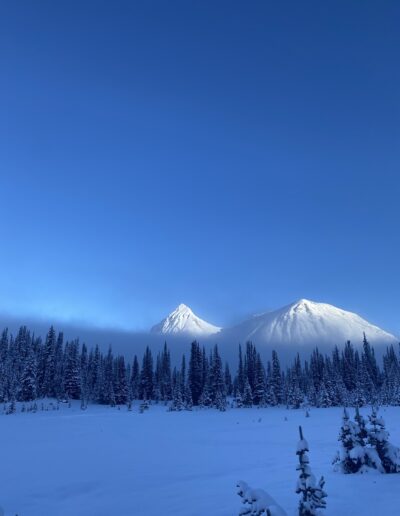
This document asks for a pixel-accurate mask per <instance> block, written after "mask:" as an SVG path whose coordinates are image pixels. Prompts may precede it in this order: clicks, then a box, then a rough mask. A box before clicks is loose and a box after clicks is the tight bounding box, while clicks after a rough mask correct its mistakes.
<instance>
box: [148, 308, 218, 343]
mask: <svg viewBox="0 0 400 516" xmlns="http://www.w3.org/2000/svg"><path fill="white" fill-rule="evenodd" d="M220 330H221V328H218V326H214V325H213V324H210V323H208V322H207V321H203V319H200V317H197V315H195V314H194V313H193V312H192V310H191V309H190V308H189V307H188V306H186V305H184V304H180V305H179V306H178V307H177V308H175V310H174V311H173V312H171V313H170V314H169V315H168V317H166V318H165V319H163V320H162V321H161V322H160V323H159V324H156V325H155V326H153V327H152V329H151V332H152V333H159V334H161V335H168V334H173V335H179V334H182V335H192V336H199V337H200V336H203V337H208V336H210V335H213V334H215V333H218V332H219V331H220Z"/></svg>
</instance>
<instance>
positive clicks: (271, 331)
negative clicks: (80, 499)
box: [151, 298, 398, 346]
mask: <svg viewBox="0 0 400 516" xmlns="http://www.w3.org/2000/svg"><path fill="white" fill-rule="evenodd" d="M151 333H158V334H162V335H168V334H170V335H171V334H173V335H175V336H177V335H185V334H186V335H187V334H189V335H192V336H194V337H215V336H217V335H218V340H221V339H231V340H235V341H239V342H246V341H248V340H252V341H254V342H255V343H259V344H263V343H266V344H274V345H298V346H302V345H305V344H315V345H318V344H341V343H344V342H346V341H347V340H350V341H352V342H354V341H360V342H361V341H362V337H363V333H365V334H366V336H367V338H368V340H370V341H371V343H373V344H374V343H375V344H387V345H390V344H394V343H396V342H398V339H397V338H396V337H395V336H394V335H392V334H391V333H389V332H387V331H385V330H383V329H382V328H380V327H378V326H376V325H374V324H372V323H370V322H368V321H367V320H366V319H363V318H362V317H360V316H359V315H358V314H356V313H355V312H350V311H347V310H344V309H342V308H338V307H336V306H334V305H330V304H328V303H318V302H316V301H311V300H308V299H305V298H302V299H299V300H298V301H296V302H294V303H290V304H289V305H285V306H283V307H281V308H279V309H277V310H273V311H270V312H264V313H261V314H260V313H259V314H257V315H254V316H253V317H251V318H249V319H246V320H244V321H242V322H241V323H239V324H236V325H234V326H232V327H228V328H220V327H219V326H215V325H213V324H211V323H209V322H207V321H205V320H203V319H200V317H198V316H197V315H195V314H194V313H193V311H192V310H191V309H190V308H189V307H188V306H186V305H184V304H180V305H179V306H178V307H177V308H176V309H175V310H174V311H173V312H171V313H170V314H169V315H168V316H167V317H166V318H165V319H163V320H162V321H161V322H160V323H159V324H156V325H155V326H153V327H152V329H151Z"/></svg>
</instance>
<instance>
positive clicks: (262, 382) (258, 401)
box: [253, 353, 266, 407]
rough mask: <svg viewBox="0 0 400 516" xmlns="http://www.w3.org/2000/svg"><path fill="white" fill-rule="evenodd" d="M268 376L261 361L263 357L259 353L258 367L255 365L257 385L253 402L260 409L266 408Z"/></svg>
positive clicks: (257, 358)
mask: <svg viewBox="0 0 400 516" xmlns="http://www.w3.org/2000/svg"><path fill="white" fill-rule="evenodd" d="M265 388H266V376H265V369H264V366H263V364H262V361H261V357H260V355H259V353H257V357H256V365H255V385H254V393H253V402H254V404H255V405H258V406H259V407H264V406H266V392H265Z"/></svg>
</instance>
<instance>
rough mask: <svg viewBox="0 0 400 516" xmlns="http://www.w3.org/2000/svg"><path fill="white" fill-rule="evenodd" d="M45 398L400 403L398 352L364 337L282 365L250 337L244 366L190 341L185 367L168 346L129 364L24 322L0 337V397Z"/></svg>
mask: <svg viewBox="0 0 400 516" xmlns="http://www.w3.org/2000/svg"><path fill="white" fill-rule="evenodd" d="M40 398H56V399H58V400H68V399H80V400H82V404H83V405H86V404H87V403H89V402H91V403H101V404H109V405H120V404H129V403H131V402H132V401H133V400H145V401H148V402H149V401H151V400H153V401H158V402H165V403H167V404H168V405H169V407H170V409H171V410H181V409H184V408H186V409H190V408H191V407H192V406H201V407H215V408H218V409H220V410H224V409H225V408H226V406H227V403H228V402H227V400H229V403H230V404H232V405H235V406H237V407H250V406H253V405H256V406H275V405H286V406H288V407H293V408H299V407H301V406H308V405H310V406H317V407H329V406H349V405H353V406H358V407H360V406H363V405H365V404H388V405H400V357H399V353H398V350H396V349H395V348H394V347H393V346H391V347H388V348H387V349H386V351H385V353H384V356H383V360H382V362H381V364H378V361H377V359H376V357H375V352H374V348H373V346H371V345H370V343H369V342H368V340H367V338H366V336H365V335H364V340H363V345H362V348H360V349H358V348H355V347H354V346H353V344H352V343H351V342H347V343H346V344H345V345H344V347H343V348H342V349H339V348H338V347H335V348H334V349H333V350H332V352H331V353H330V354H322V353H321V352H320V351H319V350H318V349H317V348H316V349H314V350H313V351H312V352H311V354H310V356H309V357H308V358H307V359H305V360H302V359H301V358H300V356H299V355H298V354H297V355H296V356H295V357H294V360H293V362H292V364H291V365H289V366H288V367H285V368H283V367H281V364H280V360H279V356H278V353H277V351H272V355H271V359H270V360H268V361H263V360H262V358H261V355H260V353H259V352H258V351H257V349H256V347H255V346H254V345H253V344H252V343H251V342H248V343H247V344H246V345H245V346H244V347H243V348H242V347H241V346H239V349H238V367H237V370H235V371H233V372H232V371H231V370H230V366H229V364H228V363H227V362H225V364H224V363H223V360H222V357H221V355H220V352H219V350H218V347H217V346H214V348H213V349H212V350H211V351H206V349H205V348H204V347H201V346H200V344H199V343H198V342H196V341H194V342H192V343H191V346H190V350H189V352H188V354H187V356H186V355H185V354H184V355H183V356H182V359H181V362H180V365H179V366H178V367H172V365H171V354H170V350H169V348H168V346H167V344H165V345H164V348H163V349H162V350H161V351H160V352H158V353H157V355H156V356H154V355H153V353H152V351H151V349H150V348H149V347H147V348H146V350H145V351H144V354H143V356H142V357H137V356H134V357H133V359H132V361H127V360H126V358H125V357H124V356H122V355H118V356H115V355H114V354H113V351H112V349H111V348H110V349H109V350H108V352H106V353H104V352H102V351H101V350H100V349H99V347H98V346H96V347H93V348H90V349H88V347H87V346H86V345H85V344H80V343H79V340H71V341H67V342H64V337H63V333H58V334H57V333H56V331H55V330H54V328H53V327H51V328H50V329H49V331H48V333H47V335H46V337H45V339H42V338H40V337H37V336H35V335H34V334H33V333H32V332H31V331H30V330H29V329H28V328H27V327H26V326H22V327H21V328H20V329H19V331H18V333H17V334H16V335H15V336H13V335H11V334H10V333H9V331H8V330H7V329H5V330H3V332H2V334H1V337H0V401H1V402H15V401H24V402H29V401H34V400H37V399H40Z"/></svg>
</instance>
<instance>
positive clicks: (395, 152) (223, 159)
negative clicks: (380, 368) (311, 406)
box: [0, 0, 400, 333]
mask: <svg viewBox="0 0 400 516" xmlns="http://www.w3.org/2000/svg"><path fill="white" fill-rule="evenodd" d="M399 24H400V3H399V2H398V1H393V2H390V1H384V0H383V1H381V2H376V1H363V2H361V1H351V0H350V1H349V0H346V1H340V0H339V1H329V0H327V1H321V0H316V1H307V0H306V1H305V2H299V1H298V0H293V1H279V2H272V1H267V0H263V1H254V2H244V1H242V2H234V1H232V0H230V1H226V2H225V1H218V0H217V1H215V0H213V1H201V2H200V1H199V2H188V1H182V2H178V1H174V0H172V1H145V2H139V1H107V2H102V1H99V0H96V1H82V0H80V1H71V0H68V1H57V2H54V1H53V0H51V1H45V0H41V1H39V2H31V1H23V0H21V1H17V2H14V1H11V0H9V1H4V2H2V3H1V5H0V106H1V111H0V176H1V177H0V179H1V182H0V194H1V202H0V229H1V232H0V235H1V253H0V310H1V311H4V312H8V313H10V314H17V315H24V314H27V315H30V316H31V315H33V316H41V317H47V318H57V319H60V318H63V319H75V320H83V321H87V322H89V323H93V324H98V325H102V326H107V325H112V326H120V327H125V328H136V329H143V328H147V327H148V326H151V325H152V324H153V323H155V322H157V321H158V320H159V319H160V318H161V317H162V316H164V315H165V314H166V313H167V312H169V311H171V310H172V309H173V308H174V307H175V305H177V304H178V303H180V302H185V303H186V304H188V305H190V306H191V307H192V308H193V309H194V311H195V312H197V313H198V314H199V315H200V316H203V317H204V318H206V319H208V320H210V321H211V322H214V323H216V324H220V325H225V324H230V323H232V322H234V321H235V320H236V319H239V318H241V317H244V316H247V315H248V314H250V313H252V312H257V311H260V310H265V309H270V308H276V307H279V306H281V305H284V304H288V303H290V302H292V301H294V300H296V299H298V298H301V297H306V298H310V299H313V300H316V301H326V302H330V303H332V304H336V305H338V306H341V307H343V308H346V309H350V310H354V311H358V312H359V313H361V315H363V316H365V317H367V318H368V319H369V320H371V321H372V322H375V323H377V324H379V325H381V326H383V327H384V328H386V329H389V330H391V331H394V332H396V333H400V319H399V316H400V299H399V297H400V296H399V294H400V274H399V264H400V258H399V255H400V231H399V226H400V210H399V194H400V168H399V165H400V154H399V152H400V145H399V143H400V93H399V92H400V68H399V55H400V31H399Z"/></svg>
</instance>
